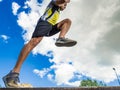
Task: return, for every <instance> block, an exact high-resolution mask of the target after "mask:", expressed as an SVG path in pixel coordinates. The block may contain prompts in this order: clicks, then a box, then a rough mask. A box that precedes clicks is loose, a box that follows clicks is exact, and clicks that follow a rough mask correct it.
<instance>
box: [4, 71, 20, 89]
mask: <svg viewBox="0 0 120 90" xmlns="http://www.w3.org/2000/svg"><path fill="white" fill-rule="evenodd" d="M2 79H3V81H4V84H5V86H6V87H7V88H17V87H19V83H20V80H19V73H16V72H12V71H11V72H10V73H8V74H7V75H6V76H4V77H3V78H2Z"/></svg>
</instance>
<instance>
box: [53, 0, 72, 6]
mask: <svg viewBox="0 0 120 90" xmlns="http://www.w3.org/2000/svg"><path fill="white" fill-rule="evenodd" d="M53 1H54V2H55V4H56V5H60V4H64V3H69V2H70V0H53Z"/></svg>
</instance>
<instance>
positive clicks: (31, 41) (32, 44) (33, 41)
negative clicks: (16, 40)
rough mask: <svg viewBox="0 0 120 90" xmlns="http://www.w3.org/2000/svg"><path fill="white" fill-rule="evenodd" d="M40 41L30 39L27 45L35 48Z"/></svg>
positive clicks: (38, 39) (39, 38) (40, 38)
mask: <svg viewBox="0 0 120 90" xmlns="http://www.w3.org/2000/svg"><path fill="white" fill-rule="evenodd" d="M41 40H42V37H38V38H32V39H31V40H30V41H29V44H30V45H31V46H33V47H34V46H36V45H37V44H38V43H40V41H41Z"/></svg>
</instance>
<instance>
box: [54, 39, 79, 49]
mask: <svg viewBox="0 0 120 90" xmlns="http://www.w3.org/2000/svg"><path fill="white" fill-rule="evenodd" d="M76 44H77V41H75V40H71V39H68V38H58V39H57V40H56V43H55V45H56V46H58V47H63V46H65V47H71V46H74V45H76Z"/></svg>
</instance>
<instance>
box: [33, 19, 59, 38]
mask: <svg viewBox="0 0 120 90" xmlns="http://www.w3.org/2000/svg"><path fill="white" fill-rule="evenodd" d="M58 32H60V29H58V28H57V24H56V25H51V24H50V23H48V22H47V21H43V20H39V21H38V23H37V26H36V28H35V30H34V32H33V35H32V38H35V37H43V36H52V35H54V34H56V33H58Z"/></svg>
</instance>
